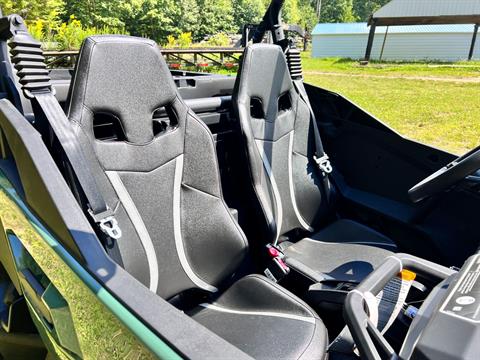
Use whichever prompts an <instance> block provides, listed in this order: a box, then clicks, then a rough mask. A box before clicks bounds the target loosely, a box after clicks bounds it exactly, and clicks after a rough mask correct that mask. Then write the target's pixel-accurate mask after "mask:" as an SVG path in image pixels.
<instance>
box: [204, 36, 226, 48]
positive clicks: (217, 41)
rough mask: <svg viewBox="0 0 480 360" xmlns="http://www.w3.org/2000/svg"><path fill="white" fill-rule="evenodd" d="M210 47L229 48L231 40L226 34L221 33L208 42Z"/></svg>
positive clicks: (210, 38)
mask: <svg viewBox="0 0 480 360" xmlns="http://www.w3.org/2000/svg"><path fill="white" fill-rule="evenodd" d="M206 43H207V45H209V46H222V47H225V46H229V45H230V38H229V37H228V35H227V34H225V33H224V32H219V33H218V34H215V35H212V36H210V37H209V38H208V40H207V41H206Z"/></svg>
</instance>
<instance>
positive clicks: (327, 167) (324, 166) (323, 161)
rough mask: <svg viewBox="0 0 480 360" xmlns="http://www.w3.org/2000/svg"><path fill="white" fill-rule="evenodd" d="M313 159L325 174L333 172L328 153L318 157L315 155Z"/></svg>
mask: <svg viewBox="0 0 480 360" xmlns="http://www.w3.org/2000/svg"><path fill="white" fill-rule="evenodd" d="M313 159H314V160H315V162H316V163H317V165H318V168H319V169H320V170H322V171H323V173H324V174H326V175H328V174H331V173H332V171H333V167H332V164H331V163H330V158H329V157H328V155H327V154H324V155H323V156H322V157H317V156H316V155H314V156H313Z"/></svg>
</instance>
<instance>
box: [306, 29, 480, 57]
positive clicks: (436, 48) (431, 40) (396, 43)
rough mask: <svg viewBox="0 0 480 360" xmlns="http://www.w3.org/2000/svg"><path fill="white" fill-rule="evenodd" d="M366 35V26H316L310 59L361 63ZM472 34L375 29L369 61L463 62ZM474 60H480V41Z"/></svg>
mask: <svg viewBox="0 0 480 360" xmlns="http://www.w3.org/2000/svg"><path fill="white" fill-rule="evenodd" d="M369 31H370V28H369V27H368V26H367V23H337V24H331V23H329V24H318V25H317V26H316V27H315V28H314V30H313V32H312V56H313V57H317V58H325V57H344V58H352V59H362V58H363V56H364V55H365V48H366V46H367V41H368V35H369ZM473 31H474V25H468V24H467V25H466V24H460V25H406V26H389V27H387V26H382V27H377V28H376V29H375V37H374V40H373V46H372V53H371V59H372V60H378V59H380V58H381V59H383V60H441V61H456V60H466V59H467V58H468V54H469V49H470V46H471V42H472V33H473ZM382 49H383V51H382ZM473 59H474V60H477V59H478V60H480V37H478V38H477V40H476V44H475V48H474V53H473Z"/></svg>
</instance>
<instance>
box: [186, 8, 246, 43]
mask: <svg viewBox="0 0 480 360" xmlns="http://www.w3.org/2000/svg"><path fill="white" fill-rule="evenodd" d="M198 7H199V10H200V14H199V24H198V32H197V33H196V34H195V35H194V38H195V39H196V40H201V39H203V38H204V37H205V36H208V35H213V34H216V33H218V32H225V33H232V32H237V30H238V29H236V27H235V23H234V21H233V6H232V1H230V0H198Z"/></svg>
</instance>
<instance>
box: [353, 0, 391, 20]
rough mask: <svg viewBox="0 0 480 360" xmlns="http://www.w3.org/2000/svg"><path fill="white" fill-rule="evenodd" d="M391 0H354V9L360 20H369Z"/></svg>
mask: <svg viewBox="0 0 480 360" xmlns="http://www.w3.org/2000/svg"><path fill="white" fill-rule="evenodd" d="M389 1H390V0H354V2H353V10H354V12H355V15H356V17H357V18H358V19H359V21H368V18H369V17H370V15H372V14H373V13H374V12H375V11H377V10H378V9H380V8H381V7H382V6H383V5H385V4H386V3H388V2H389Z"/></svg>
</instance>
